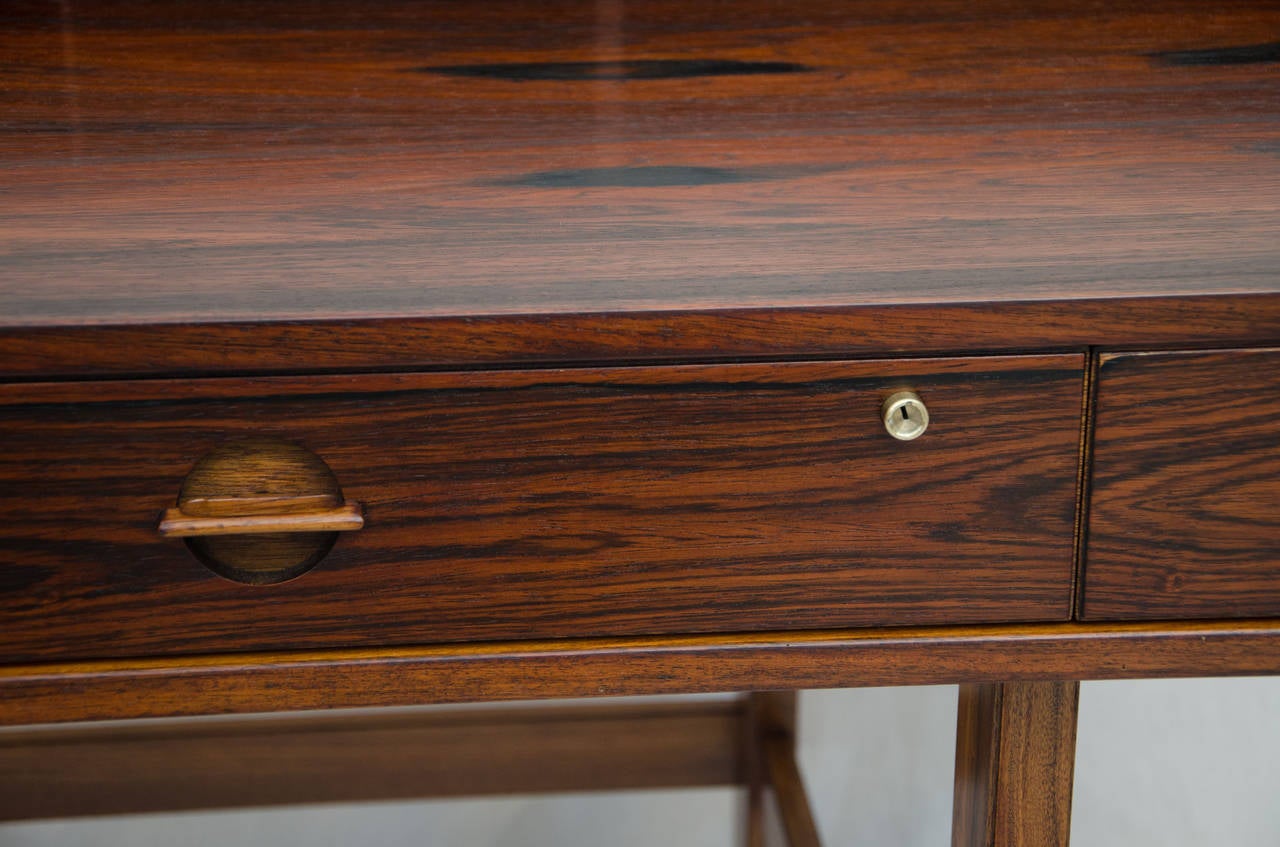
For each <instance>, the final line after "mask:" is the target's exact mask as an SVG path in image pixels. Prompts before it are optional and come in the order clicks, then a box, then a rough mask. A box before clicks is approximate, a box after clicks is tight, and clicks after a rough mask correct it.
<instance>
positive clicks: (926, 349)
mask: <svg viewBox="0 0 1280 847" xmlns="http://www.w3.org/2000/svg"><path fill="white" fill-rule="evenodd" d="M1063 296H1064V297H1066V299H1065V300H1043V301H1030V302H989V303H963V304H947V303H935V304H926V303H920V304H912V305H897V306H875V307H873V306H864V307H851V308H823V309H778V308H773V309H771V308H765V307H761V308H758V309H723V310H715V311H670V310H669V311H662V312H625V313H624V312H612V313H597V314H568V315H546V314H543V315H535V314H527V315H500V316H478V317H465V318H427V319H407V318H406V319H380V320H358V321H357V320H348V321H306V322H299V321H289V322H266V323H252V322H245V323H215V324H172V325H170V324H163V325H147V326H77V327H53V328H49V327H44V328H40V327H37V328H22V329H8V330H6V329H4V328H0V377H5V378H9V379H26V380H30V379H37V378H38V379H52V378H71V379H85V378H93V377H100V376H120V375H124V376H133V375H145V376H156V375H158V376H179V375H188V376H198V375H209V374H230V375H245V374H271V373H316V372H320V373H325V372H343V371H367V370H370V369H375V370H411V369H441V368H460V367H461V368H486V367H488V368H492V367H495V366H502V365H513V364H518V365H525V366H544V365H547V364H553V363H558V364H602V363H609V362H622V363H636V362H646V361H648V362H653V361H661V362H667V361H704V362H706V361H725V360H745V359H758V360H777V359H779V358H799V357H803V358H828V359H830V358H846V357H884V356H919V355H926V354H933V355H936V354H949V353H959V352H982V353H986V352H991V351H1005V352H1009V351H1034V350H1043V351H1058V350H1064V349H1081V348H1083V347H1084V346H1086V345H1093V346H1104V347H1108V348H1111V349H1139V350H1141V349H1148V350H1149V349H1156V348H1160V347H1178V348H1186V347H1197V346H1230V345H1246V346H1265V345H1267V344H1274V343H1277V342H1280V295H1275V294H1253V295H1221V294H1218V295H1211V296H1186V297H1137V298H1113V299H1074V298H1071V297H1068V296H1067V295H1066V294H1065V293H1064V295H1063Z"/></svg>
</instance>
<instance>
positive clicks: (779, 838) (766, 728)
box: [741, 691, 812, 847]
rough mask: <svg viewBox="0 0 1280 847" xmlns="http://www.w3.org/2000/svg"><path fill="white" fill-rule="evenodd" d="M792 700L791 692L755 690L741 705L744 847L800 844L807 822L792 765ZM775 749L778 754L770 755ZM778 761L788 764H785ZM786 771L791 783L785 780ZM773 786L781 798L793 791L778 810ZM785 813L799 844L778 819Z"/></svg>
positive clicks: (794, 696) (794, 695) (794, 764)
mask: <svg viewBox="0 0 1280 847" xmlns="http://www.w3.org/2000/svg"><path fill="white" fill-rule="evenodd" d="M797 700H798V696H797V692H795V691H761V692H756V693H754V694H748V695H747V697H746V700H745V701H744V707H745V710H746V720H745V721H744V722H743V733H744V735H743V738H744V740H743V744H742V752H743V781H744V782H745V783H746V788H747V790H746V792H745V794H746V797H745V804H744V805H745V808H744V815H743V827H742V839H741V840H742V843H743V844H745V845H746V847H771V845H788V844H792V845H793V847H798V845H799V843H804V842H803V840H802V839H803V837H804V835H803V833H804V831H805V830H804V825H805V822H806V821H808V822H809V823H810V824H811V823H812V813H811V812H810V810H809V805H808V798H807V796H806V795H805V792H804V786H803V784H802V783H801V781H800V779H799V771H798V764H797V762H796V749H795V748H796V745H795V738H796V712H797ZM775 742H776V743H775ZM778 746H781V747H782V748H783V749H782V750H781V751H778V750H775V748H776V747H778ZM771 756H776V757H778V761H776V762H775V761H774V759H773V758H771ZM782 759H789V760H790V764H789V765H788V764H787V762H785V761H782ZM788 767H789V768H790V771H788V770H787V769H788ZM784 771H785V773H784ZM792 772H794V776H795V779H794V780H791V779H790V776H791V775H792ZM779 782H782V783H784V784H783V787H782V791H783V793H784V794H785V793H787V792H788V791H790V789H791V788H792V787H795V788H796V789H797V792H798V797H793V796H792V795H791V794H788V795H787V796H788V797H789V798H790V799H791V803H790V804H789V805H785V806H784V805H783V803H782V802H781V797H782V795H780V794H779V791H778V784H779ZM788 814H790V815H791V817H792V818H793V820H792V821H791V822H790V823H791V828H790V829H795V830H797V831H798V832H800V833H801V835H800V839H799V840H798V839H796V838H791V837H789V835H788V833H789V832H790V829H789V828H788V826H787V824H788V821H786V820H785V819H784V817H785V816H786V815H788Z"/></svg>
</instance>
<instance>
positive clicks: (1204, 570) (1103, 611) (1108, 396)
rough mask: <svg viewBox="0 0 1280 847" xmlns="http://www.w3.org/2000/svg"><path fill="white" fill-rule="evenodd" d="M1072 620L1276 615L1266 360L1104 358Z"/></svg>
mask: <svg viewBox="0 0 1280 847" xmlns="http://www.w3.org/2000/svg"><path fill="white" fill-rule="evenodd" d="M1097 421H1098V423H1097V434H1096V438H1095V452H1094V474H1093V496H1092V508H1091V515H1090V519H1089V546H1088V551H1087V553H1088V559H1087V563H1086V569H1085V576H1086V579H1085V592H1084V616H1085V617H1086V618H1089V619H1092V620H1101V619H1106V618H1112V619H1114V618H1189V617H1194V618H1211V617H1219V618H1223V617H1263V616H1276V615H1280V350H1233V351H1223V352H1219V353H1187V354H1178V353H1170V354H1159V355H1109V356H1105V357H1103V361H1102V369H1101V372H1100V378H1099V388H1098V411H1097Z"/></svg>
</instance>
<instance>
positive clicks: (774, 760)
mask: <svg viewBox="0 0 1280 847" xmlns="http://www.w3.org/2000/svg"><path fill="white" fill-rule="evenodd" d="M761 746H762V747H763V748H764V749H763V751H762V752H763V758H764V765H765V770H766V772H767V773H768V777H769V787H770V788H771V789H772V794H773V799H774V802H775V803H776V805H777V812H778V819H779V823H780V824H781V829H782V831H783V833H784V834H785V836H786V837H785V838H784V839H782V840H780V841H777V842H775V843H777V844H780V845H785V846H786V847H821V844H822V839H821V837H820V836H819V835H818V826H817V824H816V823H815V822H814V819H813V810H812V809H811V808H810V807H809V796H808V793H807V792H806V791H805V787H804V779H803V778H802V777H801V776H800V767H799V763H798V762H797V761H796V744H795V739H794V738H793V737H791V736H787V735H782V734H779V733H771V734H767V735H765V737H764V738H763V739H762V740H761Z"/></svg>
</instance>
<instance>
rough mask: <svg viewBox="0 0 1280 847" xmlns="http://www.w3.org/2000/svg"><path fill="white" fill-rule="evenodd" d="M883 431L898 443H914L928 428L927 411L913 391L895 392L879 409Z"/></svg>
mask: <svg viewBox="0 0 1280 847" xmlns="http://www.w3.org/2000/svg"><path fill="white" fill-rule="evenodd" d="M880 413H881V417H882V418H883V419H884V428H885V431H886V432H888V433H889V434H890V435H892V436H893V437H894V438H896V439H898V440H899V441H914V440H915V439H917V438H919V437H920V436H922V435H924V431H925V430H926V429H928V428H929V409H928V408H927V407H926V406H925V405H924V401H923V400H921V399H920V395H919V394H916V393H915V392H914V391H895V392H894V393H893V394H890V395H889V396H888V397H886V398H885V401H884V405H883V406H882V407H881V409H880Z"/></svg>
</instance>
